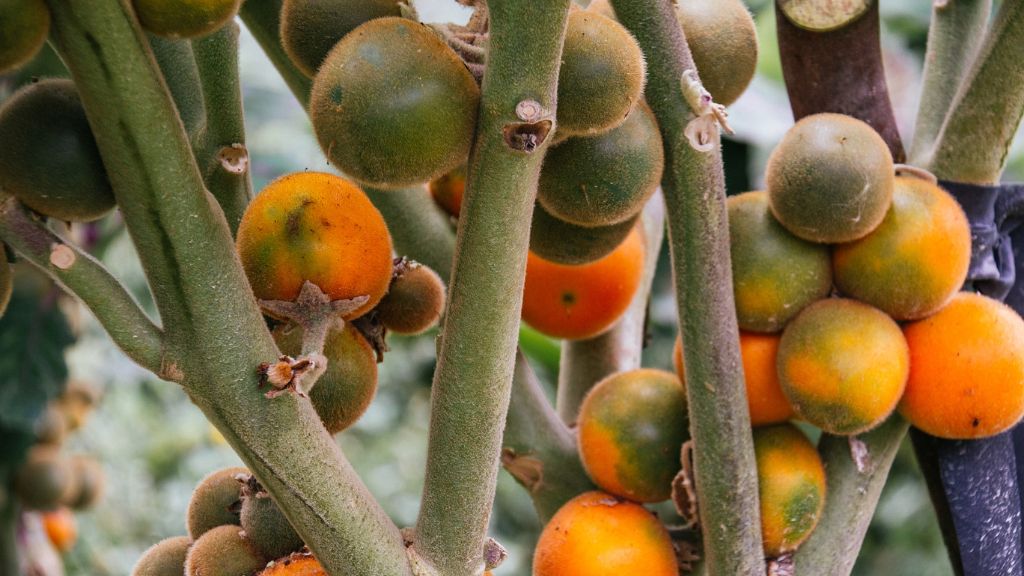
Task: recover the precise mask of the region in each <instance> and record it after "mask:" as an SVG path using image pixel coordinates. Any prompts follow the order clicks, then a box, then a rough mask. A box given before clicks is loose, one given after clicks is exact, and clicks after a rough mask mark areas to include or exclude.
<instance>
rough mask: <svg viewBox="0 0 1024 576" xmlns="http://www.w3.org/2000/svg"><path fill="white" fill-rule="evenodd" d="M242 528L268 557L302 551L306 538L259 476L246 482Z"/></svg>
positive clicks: (243, 493)
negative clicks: (285, 513) (258, 479)
mask: <svg viewBox="0 0 1024 576" xmlns="http://www.w3.org/2000/svg"><path fill="white" fill-rule="evenodd" d="M241 523H242V530H245V537H246V538H247V539H248V540H249V542H250V543H252V545H253V546H255V547H256V549H257V550H259V551H260V552H262V553H263V556H264V557H266V558H280V557H282V556H287V555H288V554H291V553H292V552H297V551H299V550H300V549H301V548H302V546H303V542H302V538H300V537H299V535H298V534H297V533H296V532H295V529H294V528H292V525H291V524H289V523H288V519H287V518H285V517H284V513H283V512H281V509H280V508H278V507H277V504H275V503H274V501H273V500H272V499H271V498H270V494H268V493H267V492H266V491H265V490H263V488H262V487H261V486H260V484H259V482H257V481H256V478H255V477H252V476H250V477H249V480H248V481H247V482H246V483H245V484H243V485H242V513H241Z"/></svg>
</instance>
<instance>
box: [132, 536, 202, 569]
mask: <svg viewBox="0 0 1024 576" xmlns="http://www.w3.org/2000/svg"><path fill="white" fill-rule="evenodd" d="M190 546H192V539H191V538H189V537H188V536H174V537H172V538H167V539H165V540H161V541H159V542H157V543H156V544H154V545H153V546H151V547H150V548H149V550H146V551H145V552H143V553H142V558H139V561H138V562H137V563H136V564H135V568H133V569H132V576H182V574H184V573H185V557H186V556H188V549H189V547H190Z"/></svg>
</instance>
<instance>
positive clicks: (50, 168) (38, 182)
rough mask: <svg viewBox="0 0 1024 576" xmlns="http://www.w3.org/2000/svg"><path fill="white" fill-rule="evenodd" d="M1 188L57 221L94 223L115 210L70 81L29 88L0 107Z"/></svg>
mask: <svg viewBox="0 0 1024 576" xmlns="http://www.w3.org/2000/svg"><path fill="white" fill-rule="evenodd" d="M0 188H2V189H3V190H4V191H5V192H7V193H8V194H11V195H13V196H14V197H16V198H17V199H18V200H20V201H21V203H22V204H24V205H26V206H28V207H29V208H31V209H33V210H35V211H36V212H39V213H40V214H44V215H46V216H52V217H54V218H57V219H60V220H67V221H72V222H83V221H89V220H95V219H97V218H100V217H102V216H104V215H105V214H107V213H108V212H110V211H111V210H113V209H114V191H113V189H112V188H111V186H110V180H109V179H108V178H107V170H106V168H105V167H104V166H103V159H102V158H101V157H100V151H99V148H98V147H97V146H96V139H95V138H94V137H93V134H92V129H91V128H89V121H88V119H87V118H86V116H85V109H84V108H83V107H82V101H81V100H80V99H79V97H78V91H77V90H76V89H75V85H74V83H73V82H72V81H71V80H64V79H60V80H41V81H39V82H36V83H35V84H31V85H28V86H26V87H24V88H22V89H21V90H19V91H18V92H17V93H15V94H14V96H12V97H11V99H10V100H8V101H7V102H6V103H4V106H3V108H0Z"/></svg>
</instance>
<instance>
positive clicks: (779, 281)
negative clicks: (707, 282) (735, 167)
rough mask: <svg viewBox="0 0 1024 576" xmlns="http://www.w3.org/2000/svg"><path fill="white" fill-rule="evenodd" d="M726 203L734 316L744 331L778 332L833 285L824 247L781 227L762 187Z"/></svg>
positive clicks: (826, 250)
mask: <svg viewBox="0 0 1024 576" xmlns="http://www.w3.org/2000/svg"><path fill="white" fill-rule="evenodd" d="M726 206H727V208H728V210H729V252H730V254H731V255H732V278H733V296H734V298H735V300H736V319H737V320H738V321H739V325H740V328H741V329H743V330H749V331H753V332H767V333H771V332H779V331H781V330H782V329H783V328H784V327H785V326H786V323H787V322H789V321H790V320H791V319H792V318H793V317H794V316H796V315H797V314H798V313H799V312H800V311H801V310H803V309H804V307H806V306H807V305H808V304H810V303H812V302H814V301H816V300H820V299H822V298H825V297H827V296H828V294H829V292H830V291H831V290H832V262H831V260H830V256H829V251H828V247H827V246H822V245H820V244H814V243H812V242H807V241H806V240H801V239H800V238H797V237H796V236H793V235H792V234H790V233H789V232H788V231H787V230H786V229H785V228H783V227H782V225H781V224H779V222H778V221H777V220H776V219H775V217H774V216H772V213H771V211H770V210H769V208H768V194H767V193H765V192H747V193H746V194H740V195H738V196H731V197H729V199H728V200H727V201H726Z"/></svg>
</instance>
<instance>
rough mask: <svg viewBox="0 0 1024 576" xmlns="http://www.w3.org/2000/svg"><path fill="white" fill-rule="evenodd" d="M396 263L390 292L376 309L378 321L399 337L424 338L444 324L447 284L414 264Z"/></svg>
mask: <svg viewBox="0 0 1024 576" xmlns="http://www.w3.org/2000/svg"><path fill="white" fill-rule="evenodd" d="M397 262H398V263H397V264H396V265H395V276H394V278H393V279H392V280H391V288H389V289H388V293H387V295H385V296H384V298H383V299H382V300H381V301H380V304H379V305H378V306H377V314H378V318H380V321H381V323H382V324H384V326H385V327H387V329H388V330H391V331H392V332H394V333H396V334H406V335H410V336H411V335H415V334H422V333H423V332H425V331H427V330H429V329H430V328H433V327H434V326H436V325H437V323H438V321H440V320H441V313H442V312H444V302H445V288H444V280H441V277H440V276H438V275H437V272H434V271H433V270H432V269H431V268H430V267H429V266H425V265H423V264H420V263H419V262H416V261H415V260H408V259H405V258H402V259H400V260H399V261H397Z"/></svg>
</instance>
